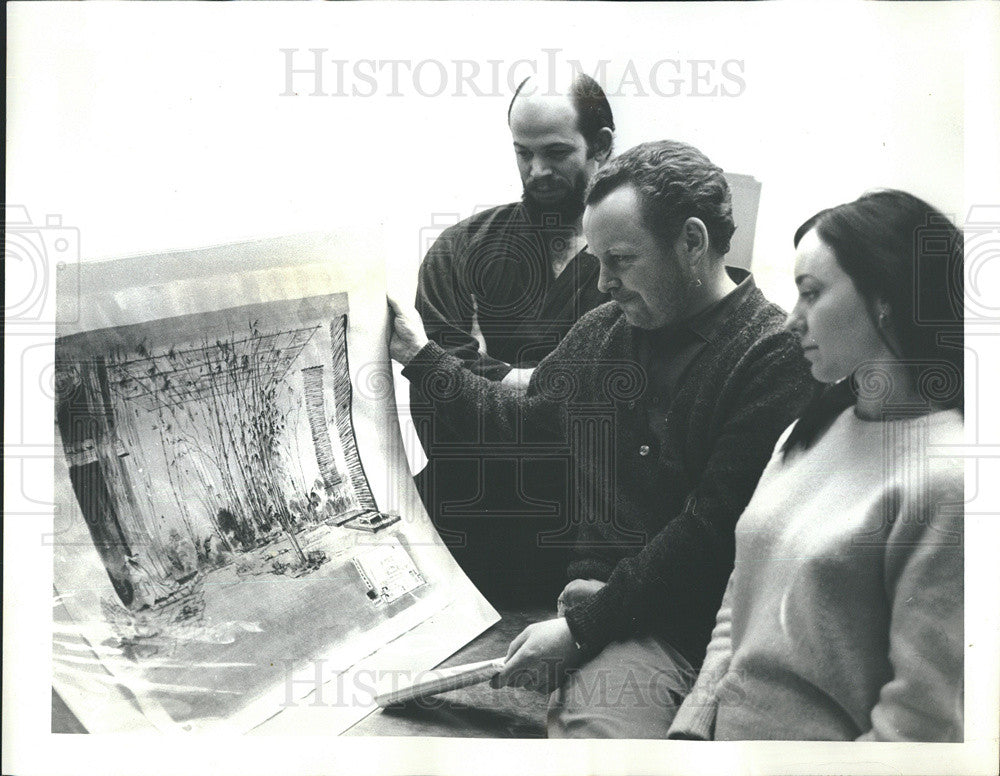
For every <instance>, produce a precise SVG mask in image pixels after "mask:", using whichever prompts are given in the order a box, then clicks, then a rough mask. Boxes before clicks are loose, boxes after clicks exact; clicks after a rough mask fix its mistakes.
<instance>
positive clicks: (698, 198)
mask: <svg viewBox="0 0 1000 776" xmlns="http://www.w3.org/2000/svg"><path fill="white" fill-rule="evenodd" d="M629 184H631V185H632V186H634V187H635V189H636V191H637V192H638V194H639V203H640V204H639V206H640V208H641V212H642V220H643V223H644V224H645V226H646V228H647V229H648V230H649V231H650V232H652V233H653V235H654V236H655V237H656V238H657V239H658V240H659V241H660V243H661V244H662V245H663V246H665V247H666V246H670V245H672V244H673V243H674V241H675V240H676V239H677V237H678V235H679V234H680V232H681V228H682V227H683V226H684V222H685V221H686V220H687V219H688V218H691V217H696V218H700V219H701V220H702V221H703V222H704V223H705V227H706V229H707V230H708V238H709V242H710V243H711V246H712V248H714V249H715V250H716V251H718V252H719V253H720V254H725V253H726V252H727V251H728V250H729V241H730V239H732V236H733V232H735V231H736V226H735V224H734V223H733V205H732V199H731V197H730V194H729V184H728V183H727V182H726V176H725V175H723V173H722V169H721V168H720V167H717V166H716V165H714V164H712V162H711V161H710V160H709V159H708V157H707V156H705V155H704V154H703V153H702V152H701V151H699V150H698V149H697V148H695V147H694V146H690V145H687V144H686V143H679V142H677V141H675V140H660V141H658V142H655V143H642V144H641V145H637V146H635V148H630V149H629V150H628V151H626V152H625V153H623V154H622V155H621V156H618V157H615V158H614V159H612V160H611V161H610V162H608V163H607V164H606V165H604V166H603V167H602V168H601V169H599V170H598V171H597V173H596V174H595V175H594V177H593V179H592V180H591V181H590V188H589V189H588V190H587V195H586V198H585V201H586V203H587V204H588V205H591V204H595V203H597V202H600V201H601V200H602V199H604V198H605V197H606V196H607V195H608V194H610V193H611V192H612V191H614V190H615V189H617V188H620V187H621V186H625V185H629Z"/></svg>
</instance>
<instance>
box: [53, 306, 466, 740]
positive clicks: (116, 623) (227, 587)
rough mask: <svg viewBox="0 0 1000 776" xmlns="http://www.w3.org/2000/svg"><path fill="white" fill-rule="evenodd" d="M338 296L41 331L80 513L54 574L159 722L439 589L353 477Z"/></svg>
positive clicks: (355, 460)
mask: <svg viewBox="0 0 1000 776" xmlns="http://www.w3.org/2000/svg"><path fill="white" fill-rule="evenodd" d="M349 316H350V311H349V309H348V298H347V295H346V294H332V295H326V296H319V297H308V298H305V299H297V300H294V301H277V302H266V303H260V304H251V305H245V306H241V307H235V308H230V309H225V310H220V311H212V312H205V313H197V314H189V315H181V316H177V317H172V318H166V319H159V320H152V321H148V322H142V323H135V324H132V325H128V326H120V327H111V328H104V329H97V330H91V331H85V332H81V333H76V334H72V335H70V336H63V337H59V338H57V340H56V362H57V366H56V370H57V385H58V399H57V404H56V426H57V431H58V438H59V439H61V443H62V449H63V452H64V456H65V461H64V464H65V466H64V467H63V468H60V466H57V493H58V484H59V482H58V481H59V480H60V471H62V472H66V471H68V482H69V485H68V487H66V490H65V493H64V497H65V498H67V499H72V501H73V502H74V503H73V505H72V506H73V507H74V509H73V510H72V511H73V512H74V514H76V515H77V521H76V523H77V524H76V525H75V526H74V528H75V533H74V535H75V537H76V538H75V540H74V541H70V542H66V543H65V546H60V544H59V542H58V537H57V546H56V569H55V579H56V586H57V593H58V596H59V599H60V603H62V604H63V605H64V606H65V608H66V610H67V611H69V613H70V615H71V617H72V619H73V622H74V625H75V626H76V627H78V628H79V629H80V631H81V633H82V634H83V635H84V636H85V638H86V639H87V641H88V643H89V644H90V645H91V646H92V647H93V648H94V650H95V651H96V652H97V654H98V656H99V658H100V661H101V662H102V664H103V665H104V666H105V667H106V668H107V669H108V670H109V671H110V673H111V674H112V675H113V676H114V677H115V679H116V681H117V682H119V683H120V684H121V685H123V686H125V687H128V688H130V690H131V691H132V692H133V693H134V694H135V695H136V697H137V699H138V702H139V705H140V706H141V707H142V709H143V711H144V712H145V713H147V714H148V715H149V716H150V717H151V718H152V719H153V720H154V721H156V723H157V724H158V725H159V726H160V727H161V728H162V727H164V726H167V727H169V726H170V725H172V724H176V725H179V726H181V727H182V728H183V727H186V728H188V729H199V728H201V727H202V726H203V725H205V724H206V723H213V722H215V721H220V720H221V721H225V720H228V719H231V718H233V717H234V715H237V716H238V715H239V714H240V713H241V712H245V710H246V708H247V707H248V706H249V705H252V703H253V701H254V699H257V698H260V697H262V696H264V695H266V694H267V693H268V692H270V693H271V694H272V695H273V694H274V693H275V688H278V690H279V692H278V694H279V695H280V688H281V685H282V682H284V681H287V679H288V672H289V671H290V670H292V669H293V668H294V667H296V666H300V665H302V664H303V663H306V662H307V661H310V660H315V659H316V658H317V657H318V656H321V655H326V656H328V657H329V656H333V657H334V659H335V661H338V662H337V665H343V666H347V665H350V664H351V663H352V661H354V660H356V659H358V658H360V657H363V656H365V655H368V654H370V653H371V652H373V651H374V650H375V649H377V648H378V647H379V646H381V645H382V644H384V643H386V641H388V640H391V639H392V638H395V637H396V636H398V635H399V633H400V632H404V631H405V630H406V629H407V628H410V627H412V626H413V625H414V623H416V622H419V621H420V619H421V618H425V617H426V616H428V614H429V613H432V612H433V611H436V610H437V609H440V608H441V606H442V605H444V603H445V602H446V597H445V594H444V591H443V590H442V588H444V587H447V586H446V585H441V584H435V582H436V581H437V580H438V578H439V577H440V574H437V573H436V572H437V569H436V568H430V569H428V568H424V567H423V566H425V565H426V564H425V563H424V562H422V561H421V560H420V559H419V553H415V552H414V551H413V547H412V546H411V540H412V538H413V536H412V532H409V533H408V531H407V530H406V525H405V523H406V521H401V520H400V517H399V516H398V515H397V514H391V513H389V512H387V511H382V510H380V508H379V505H378V504H377V503H376V500H375V498H374V497H373V494H372V491H371V489H370V487H369V482H368V479H367V477H366V474H365V466H364V464H363V463H362V460H361V458H360V456H359V452H358V447H357V444H356V439H355V430H354V427H353V424H352V412H351V406H352V385H351V378H350V372H349V368H348V360H347V359H348V348H347V331H348V324H349ZM62 479H63V480H66V479H67V477H66V476H65V473H64V474H63V475H62ZM84 526H85V528H84ZM81 538H82V539H83V543H86V542H87V540H89V543H90V545H91V546H90V547H86V548H84V549H85V550H86V552H87V553H89V554H90V557H91V558H92V561H91V563H90V565H89V566H88V565H87V564H86V563H84V562H81V560H80V544H81ZM95 551H96V556H94V552H95ZM85 554H86V553H85ZM94 557H96V559H98V561H97V562H94V561H93V558H94ZM97 568H100V569H101V570H102V572H103V575H104V577H105V578H104V579H95V577H96V576H99V575H100V574H99V573H97V572H95V569H97ZM407 614H410V616H409V617H407V616H405V615H407ZM136 688H138V689H136ZM265 711H266V710H265ZM273 711H277V709H272V710H271V713H273ZM260 716H263V717H265V718H266V714H258V717H260ZM257 721H259V719H257ZM242 726H243V727H248V726H249V725H248V724H243V725H242Z"/></svg>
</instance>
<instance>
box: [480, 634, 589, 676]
mask: <svg viewBox="0 0 1000 776" xmlns="http://www.w3.org/2000/svg"><path fill="white" fill-rule="evenodd" d="M581 662H582V661H581V659H580V655H579V650H578V649H577V648H576V643H575V642H574V641H573V634H572V633H571V632H570V630H569V625H567V624H566V620H565V619H563V618H562V617H559V618H558V619H555V620H546V621H545V622H536V623H535V624H534V625H529V626H528V627H527V628H525V629H524V630H523V631H521V633H520V634H519V635H518V636H517V638H515V639H514V640H513V641H512V642H511V643H510V648H509V649H508V650H507V663H506V665H504V667H503V670H502V671H501V672H500V673H499V674H497V675H496V676H494V677H493V679H491V680H490V686H491V687H493V688H494V689H497V688H499V687H504V686H510V687H526V688H528V689H531V690H537V691H538V692H543V693H549V692H552V691H553V690H555V689H556V688H557V687H558V686H559V685H560V684H561V683H562V680H563V677H564V676H565V674H566V671H568V670H570V669H572V668H577V667H578V666H579V665H580V663H581Z"/></svg>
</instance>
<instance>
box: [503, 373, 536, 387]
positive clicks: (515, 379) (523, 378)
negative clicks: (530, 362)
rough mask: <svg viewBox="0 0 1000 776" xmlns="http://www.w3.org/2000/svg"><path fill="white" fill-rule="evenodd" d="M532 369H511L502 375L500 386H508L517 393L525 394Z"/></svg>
mask: <svg viewBox="0 0 1000 776" xmlns="http://www.w3.org/2000/svg"><path fill="white" fill-rule="evenodd" d="M534 371H535V370H534V369H511V370H510V371H509V372H508V373H507V374H505V375H504V377H503V380H501V381H500V384H501V385H508V386H510V387H511V388H513V389H514V390H516V391H517V392H518V393H525V392H527V390H528V382H529V381H530V380H531V373H532V372H534Z"/></svg>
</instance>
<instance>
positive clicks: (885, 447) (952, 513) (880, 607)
mask: <svg viewBox="0 0 1000 776" xmlns="http://www.w3.org/2000/svg"><path fill="white" fill-rule="evenodd" d="M795 246H796V260H795V282H796V285H797V286H798V290H799V298H798V302H797V303H796V305H795V308H794V309H793V310H792V313H791V315H790V316H789V317H788V322H787V326H788V328H789V329H790V330H792V331H794V332H795V333H796V334H797V335H798V336H799V337H800V339H801V342H802V347H803V350H804V351H805V355H806V357H807V358H808V359H809V362H810V365H811V368H812V373H813V376H814V377H815V378H816V379H817V380H819V381H820V382H821V383H822V384H824V388H823V390H822V391H821V392H820V393H819V394H818V395H817V396H816V398H815V399H814V400H813V402H812V403H811V404H810V405H809V406H808V407H807V409H806V410H805V411H804V413H803V416H802V418H801V419H800V420H798V421H797V422H796V423H795V424H793V425H792V426H791V427H790V428H789V429H788V430H787V431H786V432H785V434H784V435H783V437H782V438H781V439H780V440H779V442H778V445H777V447H776V448H775V452H774V455H773V456H772V458H771V461H770V463H769V464H768V466H767V468H766V469H765V471H764V474H763V475H762V476H761V479H760V482H759V483H758V486H757V490H756V491H755V493H754V496H753V498H752V499H751V501H750V503H749V504H748V505H747V507H746V510H745V511H744V512H743V515H742V516H741V517H740V520H739V523H738V524H737V528H736V563H735V568H734V570H733V573H732V576H731V577H730V580H729V585H728V587H727V589H726V593H725V596H724V599H723V602H722V607H721V608H720V610H719V613H718V617H717V620H716V626H715V629H714V631H713V634H712V641H711V644H710V645H709V647H708V652H707V655H706V658H705V661H704V663H703V666H702V669H701V672H700V674H699V677H698V680H697V683H696V684H695V687H694V689H693V690H692V692H691V694H690V695H689V696H688V698H687V700H686V701H685V702H684V704H683V706H682V707H681V709H680V710H679V712H678V714H677V716H676V718H675V720H674V723H673V726H672V727H671V730H670V736H671V737H675V738H699V739H712V738H715V739H718V740H726V739H728V740H747V739H813V740H851V739H859V740H915V741H961V740H962V739H963V716H962V714H963V712H962V706H963V651H962V645H963V546H962V525H963V513H962V504H963V500H964V498H963V470H962V466H961V462H960V461H957V460H955V459H949V458H945V457H942V453H937V454H936V453H935V448H938V449H939V450H940V449H941V448H942V446H945V445H950V444H960V443H961V442H962V388H963V380H962V373H963V370H962V363H963V340H962V319H963V318H962V304H963V283H962V251H963V245H962V236H961V233H960V232H959V231H958V229H956V228H955V226H954V225H953V224H951V223H950V222H949V221H948V219H947V218H945V217H944V216H943V215H942V214H941V213H940V212H938V211H937V210H935V209H934V208H933V207H931V206H930V205H928V204H927V203H925V202H923V201H921V200H919V199H917V198H916V197H913V196H912V195H910V194H906V193H904V192H901V191H879V192H873V193H870V194H866V195H864V196H862V197H861V198H859V199H858V200H856V201H854V202H851V203H848V204H846V205H840V206H838V207H835V208H831V209H829V210H824V211H822V212H820V213H818V214H816V215H815V216H813V217H812V218H810V219H809V220H808V221H806V222H805V223H804V224H803V225H802V226H801V227H800V228H799V230H798V231H797V232H796V234H795Z"/></svg>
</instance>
